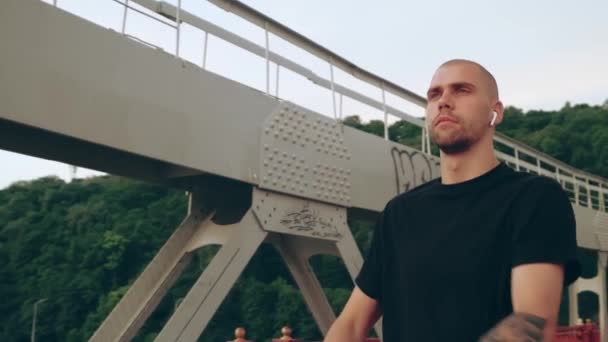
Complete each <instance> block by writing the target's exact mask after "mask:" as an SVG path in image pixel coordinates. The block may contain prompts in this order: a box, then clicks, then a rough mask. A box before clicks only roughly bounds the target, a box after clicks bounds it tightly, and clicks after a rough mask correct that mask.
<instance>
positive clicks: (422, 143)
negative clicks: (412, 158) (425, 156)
mask: <svg viewBox="0 0 608 342" xmlns="http://www.w3.org/2000/svg"><path fill="white" fill-rule="evenodd" d="M425 135H426V125H425V126H424V127H422V133H421V135H420V137H421V139H422V141H421V142H420V149H421V150H422V153H425V152H426V137H425Z"/></svg>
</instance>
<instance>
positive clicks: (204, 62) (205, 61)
mask: <svg viewBox="0 0 608 342" xmlns="http://www.w3.org/2000/svg"><path fill="white" fill-rule="evenodd" d="M208 39H209V32H206V31H205V40H204V43H203V64H202V67H203V70H205V68H206V66H207V40H208Z"/></svg>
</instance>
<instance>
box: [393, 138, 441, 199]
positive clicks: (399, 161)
mask: <svg viewBox="0 0 608 342" xmlns="http://www.w3.org/2000/svg"><path fill="white" fill-rule="evenodd" d="M391 156H392V157H393V164H394V166H395V179H396V185H397V194H400V193H402V192H405V191H409V190H411V189H413V188H415V187H417V186H418V185H421V184H424V183H426V182H428V181H430V180H431V179H433V178H434V177H435V173H436V171H434V170H435V167H434V165H435V166H436V163H435V161H433V160H432V159H431V158H430V157H429V156H427V155H425V154H424V153H422V152H419V151H406V150H404V149H399V148H397V147H393V148H392V149H391Z"/></svg>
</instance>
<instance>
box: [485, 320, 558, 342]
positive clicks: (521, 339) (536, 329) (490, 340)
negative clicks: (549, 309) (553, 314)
mask: <svg viewBox="0 0 608 342" xmlns="http://www.w3.org/2000/svg"><path fill="white" fill-rule="evenodd" d="M546 323H547V322H546V320H545V319H544V318H541V317H538V316H535V315H531V314H526V313H514V314H512V315H510V316H508V317H507V318H505V319H503V320H502V321H500V323H498V324H497V325H496V326H495V327H494V328H493V329H492V330H490V331H488V333H487V334H485V335H483V336H482V337H481V338H480V339H479V342H542V341H543V337H544V329H545V324H546Z"/></svg>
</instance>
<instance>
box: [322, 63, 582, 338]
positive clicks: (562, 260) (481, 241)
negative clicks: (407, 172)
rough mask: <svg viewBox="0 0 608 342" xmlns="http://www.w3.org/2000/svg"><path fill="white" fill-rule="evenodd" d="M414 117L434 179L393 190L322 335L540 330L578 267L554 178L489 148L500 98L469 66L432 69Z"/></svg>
mask: <svg viewBox="0 0 608 342" xmlns="http://www.w3.org/2000/svg"><path fill="white" fill-rule="evenodd" d="M427 99H428V104H427V110H426V124H427V128H428V132H430V136H431V138H432V140H433V142H434V143H436V144H437V145H438V146H439V149H440V158H441V178H439V179H435V180H433V181H431V182H428V183H426V184H423V185H421V186H419V187H417V188H415V189H413V190H411V191H408V192H406V193H403V194H401V195H399V196H397V197H395V198H393V199H392V200H391V201H390V202H389V203H388V204H387V205H386V207H385V209H384V211H383V212H382V214H381V215H380V218H379V220H378V224H377V226H376V230H375V233H374V238H373V241H372V245H371V247H370V250H369V253H368V255H367V258H366V260H365V263H364V265H363V267H362V269H361V272H360V273H359V275H358V276H357V278H356V286H355V289H354V291H353V293H352V295H351V297H350V299H349V300H348V302H347V304H346V306H345V307H344V310H343V311H342V313H341V314H340V316H339V317H338V319H337V320H336V322H335V323H334V324H333V326H332V327H331V328H330V330H329V332H328V334H327V336H326V339H325V341H326V342H354V341H364V339H365V336H367V334H368V332H369V329H370V328H371V327H372V326H373V324H374V323H375V322H376V321H377V320H378V319H379V317H380V316H383V340H384V341H386V342H399V341H457V342H469V341H483V342H487V341H552V339H553V336H554V334H555V328H556V326H557V316H558V311H559V306H560V301H561V297H562V291H563V290H564V286H565V285H568V284H570V283H571V282H573V281H574V280H575V279H576V278H577V277H578V275H579V272H580V270H579V269H580V267H579V265H578V262H577V261H576V234H575V219H574V214H573V211H572V207H571V205H570V202H569V200H568V197H567V195H566V194H565V193H564V191H563V190H562V189H561V187H560V186H559V184H558V183H557V182H555V181H554V180H552V179H550V178H546V177H541V176H536V175H532V174H527V173H522V172H516V171H514V170H512V169H511V168H509V167H508V166H506V165H505V164H504V163H500V162H499V161H498V160H497V158H496V155H495V153H494V148H493V135H494V132H495V127H496V125H497V124H500V122H501V121H502V119H503V109H504V108H503V104H502V103H501V102H500V100H499V97H498V90H497V86H496V81H495V79H494V77H493V76H492V75H491V74H490V73H489V72H488V71H487V70H486V69H485V68H483V67H482V66H481V65H479V64H477V63H475V62H471V61H467V60H451V61H448V62H446V63H444V64H443V65H441V66H440V67H439V68H438V69H437V71H436V72H435V74H434V76H433V78H432V80H431V85H430V87H429V90H428V93H427Z"/></svg>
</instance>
